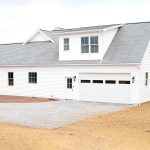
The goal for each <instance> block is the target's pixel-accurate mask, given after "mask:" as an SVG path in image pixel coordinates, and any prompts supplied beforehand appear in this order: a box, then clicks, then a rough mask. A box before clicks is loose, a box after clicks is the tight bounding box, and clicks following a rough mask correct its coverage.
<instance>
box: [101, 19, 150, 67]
mask: <svg viewBox="0 0 150 150" xmlns="http://www.w3.org/2000/svg"><path fill="white" fill-rule="evenodd" d="M149 41H150V23H149V22H145V23H134V24H133V23H131V24H126V25H123V27H121V28H120V29H119V30H118V32H117V34H116V35H115V37H114V39H113V41H112V43H111V44H110V46H109V48H108V50H107V52H106V54H105V56H104V58H103V60H102V64H118V63H140V62H141V61H142V58H143V56H144V53H145V50H146V48H147V46H148V43H149Z"/></svg>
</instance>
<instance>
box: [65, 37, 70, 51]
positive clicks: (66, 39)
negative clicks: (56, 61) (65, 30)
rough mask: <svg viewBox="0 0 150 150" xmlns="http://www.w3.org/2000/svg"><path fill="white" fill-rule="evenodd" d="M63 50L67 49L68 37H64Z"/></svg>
mask: <svg viewBox="0 0 150 150" xmlns="http://www.w3.org/2000/svg"><path fill="white" fill-rule="evenodd" d="M64 50H65V51H67V50H69V38H65V39H64Z"/></svg>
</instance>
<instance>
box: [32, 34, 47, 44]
mask: <svg viewBox="0 0 150 150" xmlns="http://www.w3.org/2000/svg"><path fill="white" fill-rule="evenodd" d="M38 41H49V39H48V38H46V37H45V36H43V35H42V34H41V33H39V32H38V33H37V34H36V35H35V36H34V37H33V38H32V39H31V40H30V42H38Z"/></svg>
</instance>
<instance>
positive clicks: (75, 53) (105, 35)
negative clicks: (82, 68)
mask: <svg viewBox="0 0 150 150" xmlns="http://www.w3.org/2000/svg"><path fill="white" fill-rule="evenodd" d="M116 32H117V29H112V30H108V31H105V32H95V33H82V34H81V33H80V34H68V35H60V36H59V60H97V59H98V60H102V58H103V56H104V54H105V52H106V50H107V48H108V47H109V45H110V43H111V41H112V39H113V38H114V36H115V34H116ZM84 36H98V37H99V52H98V53H81V37H84ZM64 38H69V40H70V50H68V51H64V45H63V44H64V43H63V42H64Z"/></svg>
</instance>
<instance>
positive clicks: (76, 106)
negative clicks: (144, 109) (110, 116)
mask: <svg viewBox="0 0 150 150" xmlns="http://www.w3.org/2000/svg"><path fill="white" fill-rule="evenodd" d="M129 106H130V105H123V104H112V103H100V102H83V101H71V100H66V101H65V100H62V101H54V102H42V103H0V122H7V123H14V124H18V125H23V126H27V127H33V128H46V129H53V128H59V127H61V126H63V125H66V124H71V123H73V122H76V121H78V120H82V119H84V118H87V117H92V116H94V115H98V114H104V113H109V112H114V111H118V110H121V109H124V108H127V107H129Z"/></svg>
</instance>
